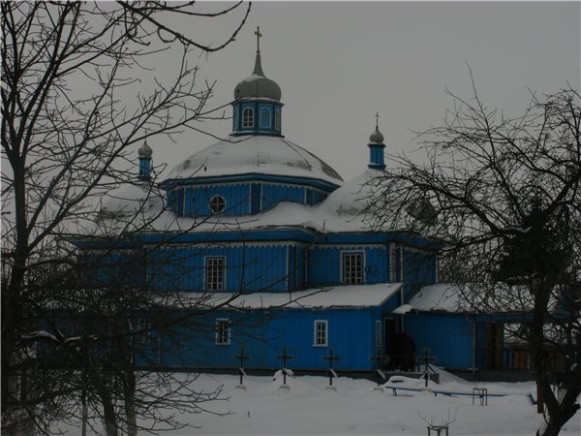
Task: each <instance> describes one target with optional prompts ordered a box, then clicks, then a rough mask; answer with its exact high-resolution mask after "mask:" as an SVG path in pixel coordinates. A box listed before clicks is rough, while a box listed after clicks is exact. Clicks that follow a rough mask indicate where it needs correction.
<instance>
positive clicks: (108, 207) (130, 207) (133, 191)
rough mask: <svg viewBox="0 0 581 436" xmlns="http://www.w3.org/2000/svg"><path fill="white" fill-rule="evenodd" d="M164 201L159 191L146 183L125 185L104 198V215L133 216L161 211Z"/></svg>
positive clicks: (102, 210)
mask: <svg viewBox="0 0 581 436" xmlns="http://www.w3.org/2000/svg"><path fill="white" fill-rule="evenodd" d="M162 207H163V199H162V198H161V196H160V194H159V192H157V189H156V188H154V187H152V186H151V185H150V184H149V183H146V182H137V181H136V182H133V183H125V184H123V185H121V186H120V187H118V188H116V189H113V190H111V191H109V192H107V193H106V194H105V195H104V196H103V205H102V206H101V213H102V214H105V215H107V214H109V215H114V216H119V215H133V214H135V213H137V212H148V211H150V210H152V209H156V210H159V209H161V208H162Z"/></svg>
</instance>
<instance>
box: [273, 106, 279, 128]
mask: <svg viewBox="0 0 581 436" xmlns="http://www.w3.org/2000/svg"><path fill="white" fill-rule="evenodd" d="M274 128H275V129H276V130H280V108H279V107H277V108H276V109H275V110H274Z"/></svg>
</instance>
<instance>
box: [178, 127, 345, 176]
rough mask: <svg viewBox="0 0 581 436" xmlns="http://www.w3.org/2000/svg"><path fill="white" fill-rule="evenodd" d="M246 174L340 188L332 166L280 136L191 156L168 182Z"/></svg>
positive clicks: (239, 140) (234, 140) (245, 139)
mask: <svg viewBox="0 0 581 436" xmlns="http://www.w3.org/2000/svg"><path fill="white" fill-rule="evenodd" d="M243 174H266V175H275V176H291V177H306V178H311V179H318V180H322V181H325V182H330V183H334V184H335V185H338V184H341V183H342V181H343V179H342V178H341V176H340V175H339V174H338V173H337V171H335V170H334V169H333V168H332V167H331V166H330V165H329V164H327V163H326V162H324V161H323V160H321V159H320V158H318V157H317V156H315V155H314V154H312V153H311V152H309V151H307V150H305V149H304V148H302V147H301V146H299V145H297V144H295V143H293V142H291V141H289V140H287V139H285V138H282V137H278V136H259V135H257V136H254V135H249V136H239V137H231V139H228V140H223V141H220V142H217V143H215V144H213V145H211V146H209V147H208V148H206V149H204V150H201V151H199V152H197V153H194V154H192V155H191V156H190V157H188V158H187V159H186V160H184V161H183V162H182V163H180V164H178V165H177V166H176V167H174V168H173V169H172V171H171V172H170V173H169V175H168V180H175V179H190V178H201V177H220V176H231V175H243Z"/></svg>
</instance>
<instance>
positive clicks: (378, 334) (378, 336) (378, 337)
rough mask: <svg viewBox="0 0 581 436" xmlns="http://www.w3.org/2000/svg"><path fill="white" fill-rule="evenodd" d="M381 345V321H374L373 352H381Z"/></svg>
mask: <svg viewBox="0 0 581 436" xmlns="http://www.w3.org/2000/svg"><path fill="white" fill-rule="evenodd" d="M382 345H383V343H382V340H381V320H379V319H378V320H376V321H375V350H376V351H381V349H382V348H383V347H382Z"/></svg>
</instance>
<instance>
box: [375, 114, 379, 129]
mask: <svg viewBox="0 0 581 436" xmlns="http://www.w3.org/2000/svg"><path fill="white" fill-rule="evenodd" d="M375 129H376V130H378V129H379V112H375Z"/></svg>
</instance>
